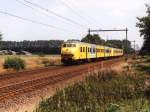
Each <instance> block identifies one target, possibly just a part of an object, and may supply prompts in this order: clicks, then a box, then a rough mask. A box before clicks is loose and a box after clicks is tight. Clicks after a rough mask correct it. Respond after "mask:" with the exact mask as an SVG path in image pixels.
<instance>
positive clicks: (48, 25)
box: [0, 11, 68, 32]
mask: <svg viewBox="0 0 150 112" xmlns="http://www.w3.org/2000/svg"><path fill="white" fill-rule="evenodd" d="M0 13H1V14H4V15H8V16H11V17H14V18H18V19H20V20H24V21H28V22H31V23H34V24H39V25H43V26H46V27H51V28H54V29H57V30H61V31H65V32H66V31H67V32H68V30H67V29H63V28H59V27H56V26H53V25H50V24H46V23H42V22H39V21H35V20H31V19H28V18H24V17H21V16H17V15H14V14H11V13H8V12H5V11H0Z"/></svg>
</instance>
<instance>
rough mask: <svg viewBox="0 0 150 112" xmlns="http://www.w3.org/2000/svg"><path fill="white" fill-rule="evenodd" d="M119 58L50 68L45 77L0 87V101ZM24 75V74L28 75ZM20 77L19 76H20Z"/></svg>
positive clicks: (114, 61) (85, 71)
mask: <svg viewBox="0 0 150 112" xmlns="http://www.w3.org/2000/svg"><path fill="white" fill-rule="evenodd" d="M119 61H120V59H113V60H107V61H104V62H99V63H91V64H85V65H79V66H71V67H67V68H66V67H64V68H63V67H62V68H61V67H60V68H59V67H58V68H51V69H50V70H47V69H45V70H47V71H51V72H52V74H53V75H47V76H46V77H40V78H38V79H30V80H25V81H23V82H21V83H15V84H14V83H13V84H10V85H7V86H3V87H0V101H3V100H7V99H10V98H13V97H16V96H18V95H21V94H24V93H28V92H32V91H35V90H38V89H41V88H44V87H45V86H47V85H53V84H56V83H59V82H61V81H64V80H68V79H70V78H73V77H76V76H79V75H81V74H83V73H87V72H89V69H90V70H91V71H92V70H93V69H94V68H95V67H97V68H100V67H102V66H103V67H107V66H111V65H112V64H114V63H117V62H119ZM45 70H44V69H42V70H37V71H36V70H35V71H31V72H29V71H25V72H24V73H23V74H26V73H28V75H29V74H33V73H35V74H36V73H39V72H43V73H45ZM28 75H26V76H28ZM17 76H20V74H19V73H17ZM20 77H21V76H20ZM6 78H7V76H6V77H5V78H1V79H0V80H2V79H3V80H6ZM8 78H15V76H14V75H12V76H10V77H9V76H8Z"/></svg>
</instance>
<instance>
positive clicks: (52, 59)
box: [0, 55, 61, 73]
mask: <svg viewBox="0 0 150 112" xmlns="http://www.w3.org/2000/svg"><path fill="white" fill-rule="evenodd" d="M7 57H15V56H10V55H0V73H1V72H6V69H3V64H4V60H5V59H6V58H7ZM17 57H19V58H21V59H22V60H24V61H25V63H26V65H27V66H26V69H32V68H38V67H44V66H47V64H48V62H47V63H46V62H43V60H48V61H49V64H48V65H60V64H61V61H60V60H61V59H60V56H59V55H43V56H42V57H41V56H39V55H31V56H25V55H17ZM43 63H44V64H43Z"/></svg>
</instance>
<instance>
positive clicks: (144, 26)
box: [136, 5, 150, 55]
mask: <svg viewBox="0 0 150 112" xmlns="http://www.w3.org/2000/svg"><path fill="white" fill-rule="evenodd" d="M146 7H147V11H146V13H147V15H146V16H144V17H141V18H139V17H138V18H137V19H138V21H139V22H138V23H137V25H136V26H137V27H138V28H139V31H140V34H141V37H143V38H144V43H143V46H142V48H141V51H140V54H142V55H145V54H149V55H150V6H149V5H146Z"/></svg>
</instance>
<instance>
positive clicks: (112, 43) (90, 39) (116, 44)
mask: <svg viewBox="0 0 150 112" xmlns="http://www.w3.org/2000/svg"><path fill="white" fill-rule="evenodd" d="M81 41H82V42H87V43H91V44H97V45H105V46H108V47H113V48H120V49H124V52H125V53H126V52H127V53H133V52H134V49H133V48H132V47H131V42H130V41H129V40H127V41H126V40H106V41H105V40H104V39H102V38H101V37H100V36H99V35H98V34H93V35H92V34H88V35H87V36H85V37H84V38H83V39H82V40H81ZM126 42H127V43H126ZM126 44H127V45H126Z"/></svg>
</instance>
